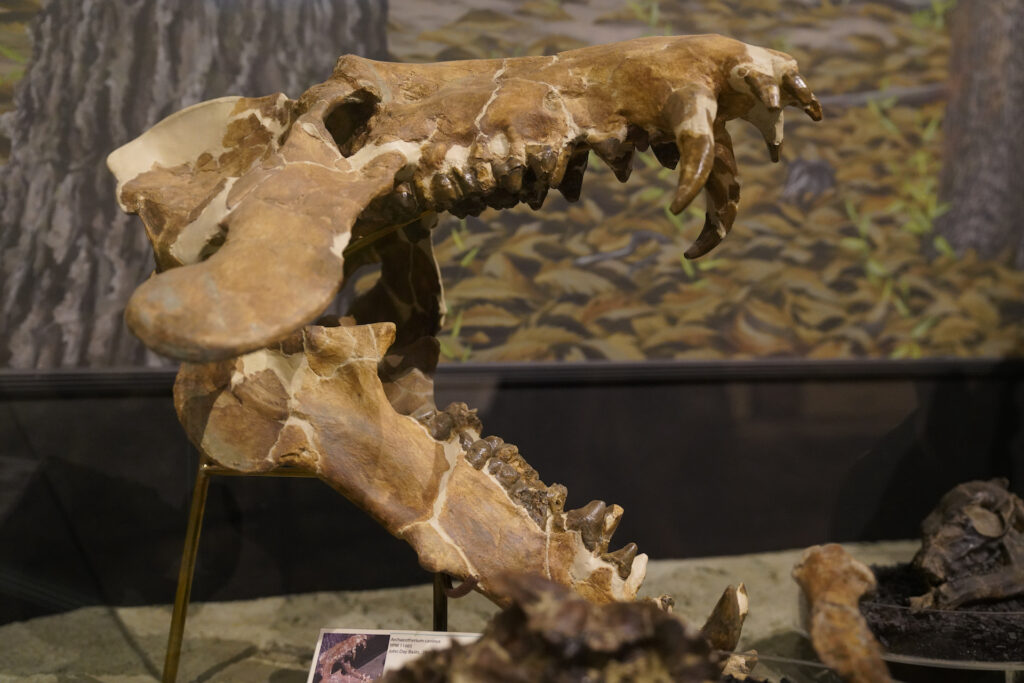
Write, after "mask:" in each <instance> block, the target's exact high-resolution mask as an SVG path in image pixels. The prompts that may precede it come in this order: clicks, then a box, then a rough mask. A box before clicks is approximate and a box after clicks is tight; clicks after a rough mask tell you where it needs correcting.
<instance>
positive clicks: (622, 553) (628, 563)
mask: <svg viewBox="0 0 1024 683" xmlns="http://www.w3.org/2000/svg"><path fill="white" fill-rule="evenodd" d="M637 550H638V548H637V547H636V543H627V544H626V545H624V546H623V547H621V548H619V549H618V550H616V551H615V552H612V553H605V554H604V555H602V556H601V557H603V558H604V559H606V560H608V561H609V562H611V563H612V564H614V565H615V566H616V567H617V568H618V571H619V576H621V577H622V578H623V579H627V578H629V571H630V570H631V569H632V568H633V559H634V558H636V553H637Z"/></svg>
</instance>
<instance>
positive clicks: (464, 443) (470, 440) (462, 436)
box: [459, 431, 476, 451]
mask: <svg viewBox="0 0 1024 683" xmlns="http://www.w3.org/2000/svg"><path fill="white" fill-rule="evenodd" d="M474 443H476V437H475V435H474V434H473V433H472V432H468V431H463V432H459V447H460V448H462V450H464V451H468V450H469V449H470V447H471V446H472V445H473V444H474Z"/></svg>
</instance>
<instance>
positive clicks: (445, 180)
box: [430, 173, 462, 209]
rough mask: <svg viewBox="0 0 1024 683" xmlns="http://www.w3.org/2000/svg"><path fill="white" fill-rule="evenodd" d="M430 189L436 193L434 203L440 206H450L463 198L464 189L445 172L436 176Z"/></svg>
mask: <svg viewBox="0 0 1024 683" xmlns="http://www.w3.org/2000/svg"><path fill="white" fill-rule="evenodd" d="M430 189H431V191H432V192H433V195H434V205H435V206H437V207H438V208H442V209H444V208H448V207H450V206H452V205H453V204H454V203H455V202H456V201H458V200H459V199H461V198H462V191H461V190H460V189H459V187H458V185H456V184H455V183H453V182H452V179H451V178H449V177H448V176H447V175H446V174H444V173H438V174H437V175H435V176H434V180H433V181H432V182H431V187H430Z"/></svg>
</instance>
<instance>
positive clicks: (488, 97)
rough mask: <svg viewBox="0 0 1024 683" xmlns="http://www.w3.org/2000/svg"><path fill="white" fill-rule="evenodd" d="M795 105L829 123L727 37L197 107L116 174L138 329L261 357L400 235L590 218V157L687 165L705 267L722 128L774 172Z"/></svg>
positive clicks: (370, 73) (726, 199) (723, 186)
mask: <svg viewBox="0 0 1024 683" xmlns="http://www.w3.org/2000/svg"><path fill="white" fill-rule="evenodd" d="M791 105H793V106H797V107H800V108H802V109H803V110H804V111H805V112H806V113H807V114H808V115H809V116H810V117H811V118H813V119H815V120H818V119H820V118H821V107H820V105H819V104H818V102H817V100H816V99H815V98H814V95H813V94H812V93H811V90H810V88H809V87H808V86H807V84H806V82H805V81H804V80H803V78H802V77H801V76H800V74H799V72H798V70H797V65H796V61H795V60H794V59H793V58H792V57H790V56H788V55H786V54H784V53H781V52H777V51H774V50H768V49H764V48H760V47H755V46H751V45H746V44H744V43H741V42H738V41H736V40H732V39H729V38H725V37H722V36H717V35H702V36H675V37H649V38H640V39H636V40H632V41H627V42H623V43H615V44H611V45H598V46H594V47H588V48H582V49H579V50H572V51H569V52H564V53H561V54H558V55H554V56H551V57H518V58H509V59H491V60H477V61H461V62H445V63H439V64H392V63H385V62H375V61H371V60H368V59H363V58H360V57H355V56H345V57H342V58H341V59H340V60H339V61H338V63H337V66H336V67H335V70H334V73H333V75H332V76H331V78H329V79H328V80H327V81H325V82H324V83H321V84H319V85H316V86H314V87H313V88H311V89H310V90H308V91H307V92H305V93H304V94H302V96H301V97H299V98H298V99H297V100H290V99H288V98H287V97H285V96H284V95H272V96H268V97H262V98H255V99H252V98H223V99H220V100H214V101H211V102H206V103H203V104H199V105H195V106H194V107H191V108H189V109H186V110H183V111H181V112H179V113H177V114H174V115H172V116H171V117H169V118H168V119H165V120H164V121H162V122H161V123H159V124H157V125H156V126H155V127H153V128H152V129H151V130H150V131H149V132H147V133H145V134H143V135H142V136H140V137H139V138H138V139H136V140H134V141H132V142H130V143H128V144H127V145H125V146H124V147H122V148H120V149H118V150H116V151H115V152H114V153H112V154H111V155H110V159H109V165H110V167H111V169H112V170H113V171H114V174H115V175H116V176H117V178H118V181H119V183H118V199H119V201H120V203H121V206H122V208H124V210H126V211H129V212H134V213H138V214H139V215H140V216H142V218H143V221H144V222H145V224H146V228H147V231H148V233H149V236H150V239H151V240H152V242H153V246H154V252H155V255H156V260H157V269H158V273H157V274H156V275H155V276H154V277H153V278H151V279H150V280H149V281H147V282H146V283H144V284H143V285H142V286H140V287H139V288H138V290H137V291H136V292H135V294H134V295H133V297H132V299H131V301H130V302H129V305H128V309H127V312H126V320H127V323H128V325H129V327H131V329H132V330H133V331H134V332H135V333H136V334H137V335H138V336H139V337H141V338H142V340H143V341H144V342H145V343H146V344H147V345H148V346H149V347H150V348H152V349H154V350H156V351H157V352H159V353H162V354H165V355H168V356H172V357H175V358H179V359H182V360H189V361H210V360H220V359H224V358H228V357H231V356H236V355H240V354H242V353H247V352H249V351H254V350H256V349H259V348H262V347H264V346H267V345H269V344H272V343H274V342H277V341H280V340H281V339H283V338H285V337H287V336H288V335H289V334H290V333H292V332H294V331H295V330H297V329H299V328H300V327H301V326H302V325H304V324H308V323H310V322H312V321H313V320H315V319H316V317H317V316H318V315H319V314H320V313H321V312H322V311H323V310H324V308H325V307H326V306H327V305H328V304H329V302H330V301H331V300H332V298H333V297H334V295H335V293H336V292H337V291H338V287H339V285H340V283H341V281H342V276H343V273H344V271H345V270H346V268H345V265H344V264H345V262H346V260H348V259H350V258H358V256H357V254H358V252H359V251H360V250H362V249H366V248H372V245H373V244H374V243H375V242H376V241H377V240H379V239H380V238H381V237H382V236H384V235H387V234H389V233H390V232H392V231H394V230H396V229H398V228H399V226H403V225H407V224H410V223H412V222H414V221H418V220H421V219H424V217H425V216H429V215H431V214H433V213H435V212H439V211H450V212H452V213H454V214H455V215H458V216H465V215H467V214H476V213H479V212H480V211H481V210H483V209H484V208H485V207H486V206H491V207H495V208H504V207H509V206H512V205H515V204H517V203H519V202H525V203H527V204H529V205H530V206H532V207H535V208H536V207H539V206H540V205H541V204H542V203H543V201H544V198H545V196H546V194H547V192H548V190H549V189H550V188H557V189H558V190H559V191H561V192H562V194H564V195H565V196H566V197H567V198H568V199H570V200H575V199H577V198H578V197H579V193H580V188H581V184H582V181H583V173H584V171H585V169H586V166H587V160H588V157H589V152H590V151H593V152H594V153H595V154H596V155H597V156H598V157H600V158H601V159H603V160H604V161H605V162H607V163H608V164H609V165H610V166H611V167H612V168H613V169H614V171H615V173H616V175H617V177H618V178H619V179H620V180H623V181H625V180H626V179H627V178H628V176H629V173H630V169H631V163H632V157H633V154H634V151H636V150H639V151H644V150H646V149H647V148H648V147H650V148H651V149H652V151H653V152H654V154H655V155H656V156H657V158H658V160H659V161H661V163H663V164H664V165H666V166H669V167H673V168H674V167H676V166H677V165H678V167H679V180H678V185H677V188H676V192H675V195H674V199H673V200H672V204H671V209H672V210H673V211H675V212H677V213H678V212H680V211H682V210H683V209H684V208H685V207H686V206H687V205H688V204H689V203H690V202H691V201H692V200H693V199H694V197H696V195H697V194H698V193H699V192H700V191H701V190H702V189H703V190H705V194H706V196H707V209H708V210H707V218H706V221H705V224H704V227H703V229H702V230H701V232H700V235H699V236H698V237H697V239H696V241H695V242H694V244H693V246H691V247H690V249H689V250H688V251H687V256H689V257H697V256H700V255H702V254H704V253H706V252H708V251H709V250H711V249H712V248H714V246H715V245H717V244H718V243H719V242H720V241H721V240H722V238H723V237H724V236H725V235H726V233H728V232H729V230H730V228H731V227H732V224H733V221H734V219H735V216H736V210H737V205H738V201H739V184H738V182H737V179H736V175H737V170H736V160H735V157H734V155H733V151H732V143H731V140H730V137H729V134H728V132H727V130H726V127H725V124H726V122H727V121H729V120H731V119H735V118H742V119H745V120H747V121H749V122H751V123H752V124H753V125H754V126H755V127H757V129H758V130H759V131H760V132H761V134H762V135H763V137H764V139H765V141H766V144H767V145H768V149H769V153H770V154H771V156H772V158H773V159H777V158H778V155H779V150H780V147H781V145H782V127H783V115H782V110H783V108H784V107H786V106H791ZM427 221H428V222H429V219H427Z"/></svg>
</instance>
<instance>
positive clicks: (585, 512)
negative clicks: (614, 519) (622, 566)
mask: <svg viewBox="0 0 1024 683" xmlns="http://www.w3.org/2000/svg"><path fill="white" fill-rule="evenodd" d="M607 508H608V506H607V505H606V504H605V502H604V501H602V500H592V501H590V502H589V503H587V504H586V505H584V506H583V507H581V508H579V509H578V510H570V511H569V512H567V513H565V528H566V529H575V530H576V531H579V532H580V536H581V537H582V538H583V545H585V546H587V549H588V550H590V551H595V550H596V549H597V548H598V545H599V544H600V543H601V541H602V537H603V532H604V513H605V510H607ZM605 547H607V544H606V545H605Z"/></svg>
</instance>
